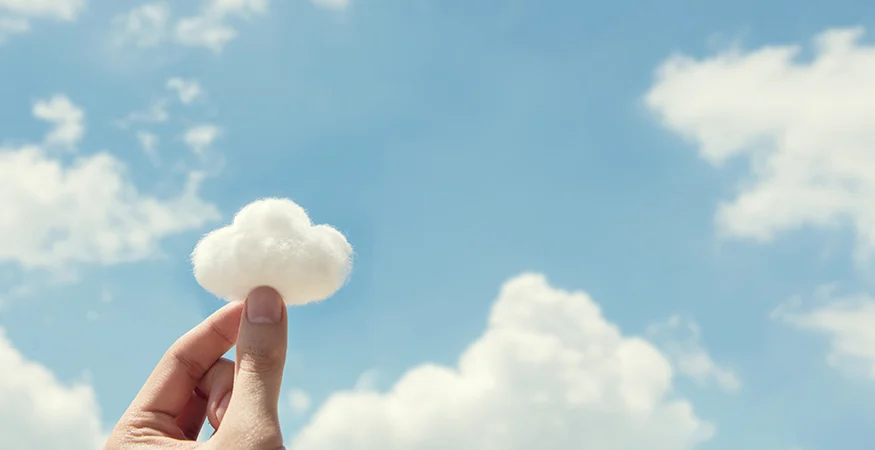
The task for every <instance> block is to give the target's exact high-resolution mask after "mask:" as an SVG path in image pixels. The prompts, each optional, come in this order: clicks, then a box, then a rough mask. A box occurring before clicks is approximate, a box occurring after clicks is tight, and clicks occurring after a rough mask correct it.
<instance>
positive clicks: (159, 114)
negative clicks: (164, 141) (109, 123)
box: [118, 98, 170, 128]
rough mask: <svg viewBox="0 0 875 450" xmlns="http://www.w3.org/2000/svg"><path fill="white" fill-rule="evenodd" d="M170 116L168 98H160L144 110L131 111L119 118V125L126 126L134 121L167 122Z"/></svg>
mask: <svg viewBox="0 0 875 450" xmlns="http://www.w3.org/2000/svg"><path fill="white" fill-rule="evenodd" d="M169 118H170V114H169V113H168V112H167V100H166V99H163V98H160V99H157V100H155V101H153V102H152V103H150V104H149V106H148V107H147V108H146V109H144V110H140V111H133V112H131V113H130V114H128V115H127V116H126V117H125V118H124V119H121V120H119V121H118V125H119V126H120V127H122V128H126V127H128V126H130V125H131V124H133V123H161V122H166V121H167V119H169Z"/></svg>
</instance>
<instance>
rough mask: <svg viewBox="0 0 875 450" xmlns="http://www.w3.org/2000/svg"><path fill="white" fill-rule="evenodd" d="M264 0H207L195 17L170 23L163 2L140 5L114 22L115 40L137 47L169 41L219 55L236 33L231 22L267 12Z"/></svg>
mask: <svg viewBox="0 0 875 450" xmlns="http://www.w3.org/2000/svg"><path fill="white" fill-rule="evenodd" d="M267 6H268V2H267V0H209V1H207V2H206V3H205V4H204V6H203V7H202V8H201V9H200V10H199V11H198V12H197V14H194V15H191V16H187V17H182V18H179V19H176V20H174V19H173V18H172V17H171V13H170V8H169V7H168V6H167V4H166V3H163V2H162V3H151V4H147V5H142V6H139V7H137V8H134V9H132V10H131V11H129V12H127V13H125V14H121V15H119V16H117V17H116V18H115V19H114V23H115V25H116V35H117V38H116V41H117V42H120V43H124V42H129V41H133V42H135V43H136V44H137V45H138V46H140V47H156V46H158V45H160V44H163V43H166V42H172V43H176V44H180V45H183V46H188V47H201V48H206V49H209V50H211V51H212V52H214V53H221V52H222V51H223V50H224V48H225V46H226V45H228V43H229V42H231V41H232V40H234V39H236V38H237V36H238V34H239V33H238V31H237V29H236V27H235V24H234V22H235V21H238V20H240V19H244V20H245V19H250V18H252V17H254V16H256V15H262V14H264V13H266V12H267Z"/></svg>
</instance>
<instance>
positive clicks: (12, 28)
mask: <svg viewBox="0 0 875 450" xmlns="http://www.w3.org/2000/svg"><path fill="white" fill-rule="evenodd" d="M28 31H30V22H29V21H28V20H27V19H22V18H12V17H0V44H3V43H5V42H6V41H7V40H8V39H9V37H10V36H12V35H15V34H22V33H27V32H28Z"/></svg>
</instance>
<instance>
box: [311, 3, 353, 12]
mask: <svg viewBox="0 0 875 450" xmlns="http://www.w3.org/2000/svg"><path fill="white" fill-rule="evenodd" d="M310 1H311V2H312V3H313V4H314V5H316V6H320V7H323V8H326V9H332V10H335V11H343V10H345V9H346V8H348V7H349V4H350V0H310Z"/></svg>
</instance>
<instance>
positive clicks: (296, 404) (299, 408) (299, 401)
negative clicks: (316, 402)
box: [289, 389, 312, 416]
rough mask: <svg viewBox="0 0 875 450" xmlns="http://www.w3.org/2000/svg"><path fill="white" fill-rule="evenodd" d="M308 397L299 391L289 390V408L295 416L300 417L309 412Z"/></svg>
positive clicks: (309, 402)
mask: <svg viewBox="0 0 875 450" xmlns="http://www.w3.org/2000/svg"><path fill="white" fill-rule="evenodd" d="M311 403H312V402H311V401H310V396H309V395H308V394H307V392H306V391H303V390H301V389H291V390H289V406H290V407H291V408H292V412H293V413H295V415H298V416H300V415H302V414H304V413H306V412H307V411H309V410H310V404H311Z"/></svg>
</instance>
